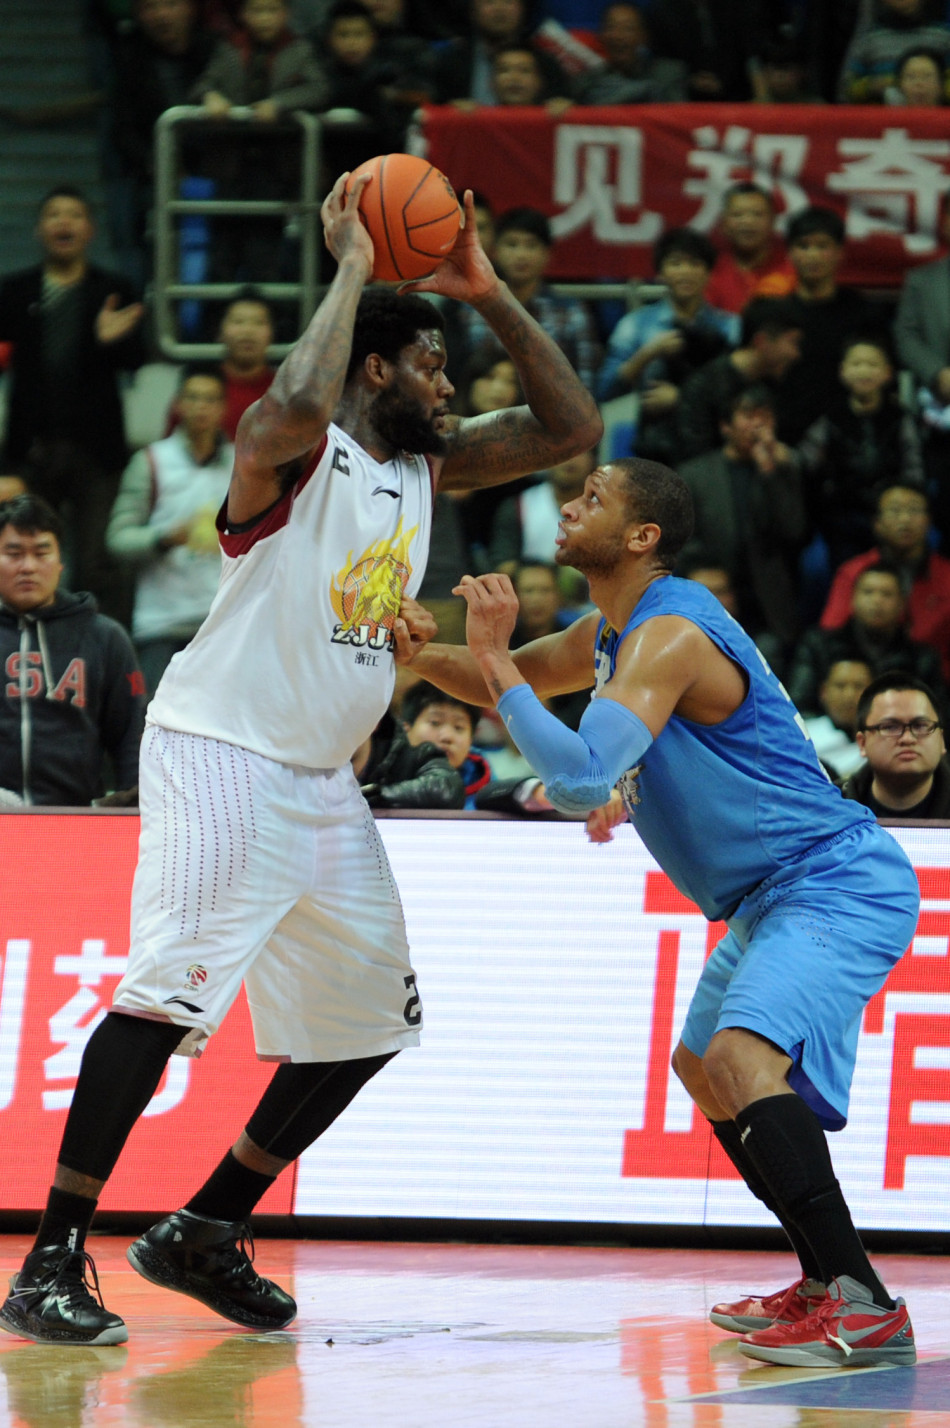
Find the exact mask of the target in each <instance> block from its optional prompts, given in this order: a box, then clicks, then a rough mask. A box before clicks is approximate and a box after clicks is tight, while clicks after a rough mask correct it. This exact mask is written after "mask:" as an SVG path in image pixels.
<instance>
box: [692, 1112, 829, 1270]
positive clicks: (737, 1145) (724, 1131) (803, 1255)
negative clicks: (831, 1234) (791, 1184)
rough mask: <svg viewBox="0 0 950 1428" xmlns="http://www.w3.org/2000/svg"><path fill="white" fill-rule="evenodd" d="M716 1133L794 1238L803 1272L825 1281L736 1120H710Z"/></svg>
mask: <svg viewBox="0 0 950 1428" xmlns="http://www.w3.org/2000/svg"><path fill="white" fill-rule="evenodd" d="M709 1124H710V1125H711V1126H712V1129H713V1135H714V1136H715V1137H716V1139H717V1140H718V1142H719V1144H720V1145H721V1146H722V1148H723V1150H724V1151H725V1152H726V1154H727V1155H728V1157H729V1159H730V1160H731V1161H732V1163H733V1165H734V1166H735V1167H736V1169H737V1170H738V1172H739V1174H740V1175H741V1176H742V1178H743V1180H744V1181H745V1183H746V1185H748V1187H749V1189H750V1190H751V1191H752V1194H753V1195H754V1196H755V1197H756V1199H757V1200H761V1201H762V1204H763V1205H764V1206H765V1208H766V1209H767V1210H771V1212H772V1214H773V1215H774V1216H775V1218H776V1219H777V1220H778V1222H779V1224H780V1225H781V1226H782V1229H783V1230H784V1231H785V1233H786V1234H787V1235H788V1238H789V1240H790V1241H791V1245H792V1249H793V1250H794V1251H795V1253H796V1254H797V1255H798V1260H799V1263H800V1265H801V1267H802V1274H803V1275H804V1277H805V1278H806V1279H817V1280H819V1281H820V1280H821V1265H820V1264H819V1263H818V1260H817V1258H816V1256H815V1254H814V1252H813V1250H812V1247H811V1245H810V1244H809V1243H808V1241H807V1240H806V1238H805V1236H804V1235H803V1234H802V1233H801V1231H800V1230H799V1229H798V1228H797V1227H796V1226H795V1225H793V1224H792V1223H791V1221H790V1220H787V1219H786V1218H785V1216H784V1214H783V1212H782V1209H781V1206H780V1205H779V1203H778V1201H777V1200H776V1198H775V1196H774V1195H773V1194H772V1193H771V1191H770V1190H769V1187H768V1186H767V1185H766V1183H765V1181H764V1180H763V1178H762V1176H761V1175H760V1174H759V1172H758V1170H757V1169H756V1167H755V1163H754V1162H753V1160H752V1157H751V1156H750V1155H748V1154H747V1153H746V1150H745V1147H744V1146H743V1144H742V1139H741V1137H740V1134H739V1127H738V1126H737V1125H736V1123H735V1121H710V1122H709Z"/></svg>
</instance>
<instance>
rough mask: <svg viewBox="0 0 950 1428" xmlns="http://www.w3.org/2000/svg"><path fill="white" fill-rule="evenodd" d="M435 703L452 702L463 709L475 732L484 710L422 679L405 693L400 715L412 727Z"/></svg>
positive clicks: (452, 704)
mask: <svg viewBox="0 0 950 1428" xmlns="http://www.w3.org/2000/svg"><path fill="white" fill-rule="evenodd" d="M433 704H450V705H451V706H452V708H453V709H461V710H462V712H463V713H464V714H465V716H466V718H467V719H468V721H469V723H470V724H471V726H472V733H473V734H474V733H475V729H476V726H477V724H478V721H479V719H480V718H481V717H482V711H481V710H480V709H479V707H478V705H477V704H467V703H466V702H465V700H464V699H456V697H455V695H454V694H445V693H444V692H443V691H442V690H441V689H436V687H435V685H434V684H428V683H427V682H426V680H424V679H420V680H419V682H418V684H413V685H410V687H409V688H408V689H407V690H406V693H405V694H404V695H403V700H402V704H401V705H400V708H399V717H400V719H401V720H402V722H403V723H404V724H405V726H406V728H407V729H408V728H410V727H411V725H413V724H414V723H415V722H416V720H417V719H418V718H419V715H420V714H424V713H425V711H426V710H427V709H431V708H432V706H433Z"/></svg>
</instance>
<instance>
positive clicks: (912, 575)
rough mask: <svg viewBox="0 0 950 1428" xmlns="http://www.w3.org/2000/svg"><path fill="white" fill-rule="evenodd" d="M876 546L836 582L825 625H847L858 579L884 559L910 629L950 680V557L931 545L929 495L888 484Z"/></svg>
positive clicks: (845, 567)
mask: <svg viewBox="0 0 950 1428" xmlns="http://www.w3.org/2000/svg"><path fill="white" fill-rule="evenodd" d="M874 534H875V536H876V538H877V545H876V546H875V547H874V548H873V549H872V550H867V551H864V553H863V554H862V555H856V556H855V557H854V558H853V559H852V560H846V561H845V563H844V564H843V565H842V566H840V567H839V569H838V571H837V572H836V574H835V578H834V581H833V582H832V586H831V591H830V593H829V595H828V601H827V604H826V605H825V608H824V610H823V611H822V615H821V621H820V624H821V628H822V629H824V630H833V629H837V628H838V627H839V626H841V625H844V624H846V623H847V620H848V617H849V615H850V613H851V595H852V591H853V590H854V586H855V582H856V581H857V579H858V576H859V575H861V573H862V572H863V571H865V570H867V569H868V567H869V566H872V565H876V564H877V563H878V562H879V561H880V560H882V559H884V560H886V561H887V563H888V565H890V566H892V567H894V568H896V569H897V570H898V571H899V572H900V575H901V579H902V582H903V585H904V591H905V595H906V598H907V633H908V634H909V635H910V637H911V639H914V640H918V641H919V642H920V643H922V644H928V645H932V646H933V648H934V649H935V650H936V651H937V653H938V654H939V655H940V659H941V661H942V664H943V672H944V677H945V678H947V679H950V560H948V559H947V558H946V556H942V555H938V554H937V552H936V551H934V550H932V549H931V545H930V511H929V507H928V505H927V497H926V496H925V495H924V493H923V492H922V491H919V490H916V489H915V488H914V487H912V486H889V487H888V488H887V490H886V491H882V492H881V495H880V497H879V498H878V506H877V516H876V519H875V522H874Z"/></svg>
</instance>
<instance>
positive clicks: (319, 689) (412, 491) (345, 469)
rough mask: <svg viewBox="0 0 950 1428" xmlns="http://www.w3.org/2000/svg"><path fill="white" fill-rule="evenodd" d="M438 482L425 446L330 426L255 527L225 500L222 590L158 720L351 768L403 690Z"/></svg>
mask: <svg viewBox="0 0 950 1428" xmlns="http://www.w3.org/2000/svg"><path fill="white" fill-rule="evenodd" d="M433 493H434V478H433V475H432V470H431V467H430V466H429V463H428V461H427V460H426V458H425V457H424V456H413V455H410V454H408V453H405V452H401V453H399V454H398V455H396V456H394V457H393V459H392V460H391V461H384V462H378V461H375V460H374V459H373V457H372V456H370V455H368V453H367V452H366V451H364V450H363V448H362V447H361V446H359V445H357V443H356V442H355V441H353V440H352V439H351V438H350V437H349V436H347V434H346V433H345V432H344V431H341V430H340V428H339V427H337V426H335V425H331V426H330V428H329V430H328V431H327V434H326V436H325V438H324V440H323V442H322V443H321V445H320V446H319V447H318V448H317V452H316V455H315V457H314V459H313V460H312V462H311V463H310V465H308V467H307V469H306V470H305V472H304V473H303V475H301V476H300V477H298V479H297V481H296V482H295V483H294V485H293V486H292V487H291V489H290V490H289V491H287V492H286V493H285V494H284V495H283V496H282V497H281V498H280V500H278V501H277V502H276V503H275V504H274V505H273V506H271V507H270V508H269V510H267V511H266V512H265V513H264V514H263V515H262V516H261V517H260V518H259V519H258V520H257V521H256V522H255V523H254V524H253V525H252V526H251V527H250V528H249V529H246V530H241V529H239V530H236V531H229V529H228V526H227V520H226V508H225V509H223V510H222V511H221V513H220V514H219V516H218V530H219V533H220V539H221V546H222V549H223V552H224V557H223V562H222V570H221V581H220V584H219V586H218V591H217V594H216V595H215V597H214V602H213V604H212V606H211V609H210V611H209V613H208V617H207V619H206V620H205V622H204V624H203V625H202V626H201V629H200V630H199V631H198V633H197V634H196V635H195V637H194V639H193V640H192V641H191V643H190V644H189V646H188V648H187V649H185V650H183V651H182V652H181V653H180V654H177V655H175V657H174V658H173V659H172V661H171V663H170V664H169V666H168V668H167V670H166V671H165V674H164V675H163V677H162V680H161V682H160V684H159V686H158V689H157V690H156V693H155V697H154V699H153V700H152V702H151V704H150V705H149V709H148V719H149V722H150V723H153V724H161V725H162V726H163V727H164V728H166V729H177V730H179V731H180V732H182V733H186V734H199V735H202V736H204V737H205V738H209V739H221V740H223V741H224V742H225V743H228V744H238V745H239V746H240V747H241V748H244V749H250V750H251V751H252V752H254V753H257V754H263V755H264V756H265V758H269V759H275V760H277V761H278V762H279V763H283V764H297V765H301V766H303V767H304V768H323V769H330V768H340V767H342V765H343V764H345V763H346V762H347V761H348V759H349V758H350V755H351V754H352V753H353V751H354V749H356V748H358V747H359V745H360V744H361V743H362V742H363V740H364V739H365V738H367V737H368V736H369V734H370V733H372V731H373V729H374V728H375V727H376V724H377V723H378V721H379V719H380V718H381V717H382V715H383V714H384V712H385V710H386V708H387V707H388V705H389V701H390V699H391V697H392V692H393V684H394V681H395V663H394V660H393V625H394V622H395V618H396V615H397V614H398V611H399V605H400V601H401V599H402V596H403V594H408V595H415V594H417V592H418V590H419V586H420V585H421V583H422V577H423V575H424V574H425V565H426V558H427V556H428V551H429V535H430V530H431V525H432V500H433Z"/></svg>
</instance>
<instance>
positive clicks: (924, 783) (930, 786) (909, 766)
mask: <svg viewBox="0 0 950 1428" xmlns="http://www.w3.org/2000/svg"><path fill="white" fill-rule="evenodd" d="M856 739H857V744H858V747H859V748H860V750H861V752H862V753H863V754H864V757H865V759H866V760H867V762H866V763H865V764H864V765H862V767H861V768H860V769H858V770H857V772H856V773H853V774H852V775H851V777H850V778H849V779H847V781H846V782H845V784H844V786H843V788H842V792H843V794H844V796H845V798H853V799H855V800H856V801H857V802H858V803H863V804H864V805H865V806H866V807H867V808H870V810H871V812H872V813H873V814H874V815H875V817H876V818H914V819H916V818H950V763H948V762H947V756H946V755H947V746H946V744H945V743H944V738H943V728H942V725H941V723H940V713H939V711H938V708H937V700H936V697H935V695H934V694H933V692H932V691H931V690H930V688H929V687H928V686H927V685H926V684H924V682H923V680H921V679H917V678H916V677H915V676H914V675H911V674H901V673H899V672H895V673H893V674H882V675H879V676H878V678H877V679H874V680H872V681H871V683H870V684H869V685H868V687H867V689H865V691H864V693H863V694H862V695H861V698H860V700H859V701H858V728H857V734H856Z"/></svg>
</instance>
